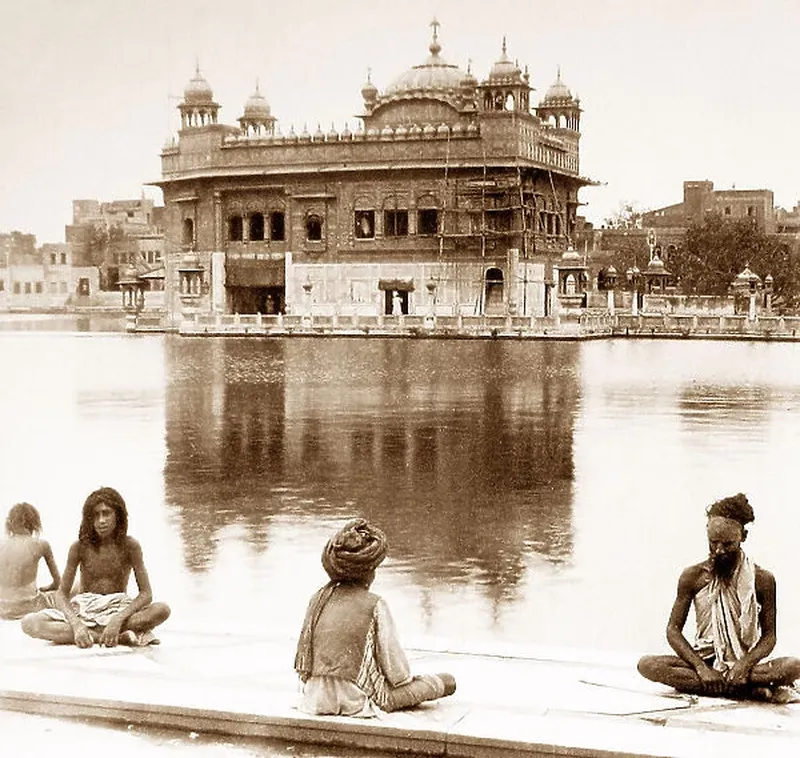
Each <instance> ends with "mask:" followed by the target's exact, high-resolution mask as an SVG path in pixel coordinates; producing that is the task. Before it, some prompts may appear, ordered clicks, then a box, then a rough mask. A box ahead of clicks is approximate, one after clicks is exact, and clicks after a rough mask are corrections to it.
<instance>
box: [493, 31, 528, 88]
mask: <svg viewBox="0 0 800 758" xmlns="http://www.w3.org/2000/svg"><path fill="white" fill-rule="evenodd" d="M521 73H522V72H521V71H520V70H519V66H517V64H516V63H514V61H512V60H511V59H510V58H509V57H508V53H507V52H506V38H505V37H503V49H502V52H501V54H500V57H499V58H498V59H497V60H496V61H495V62H494V65H493V66H492V68H491V71H489V81H495V80H497V79H517V78H518V77H519V76H520V74H521Z"/></svg>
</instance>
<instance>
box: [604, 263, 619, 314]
mask: <svg viewBox="0 0 800 758" xmlns="http://www.w3.org/2000/svg"><path fill="white" fill-rule="evenodd" d="M604 286H605V288H606V296H607V297H608V313H609V315H610V316H613V315H614V290H615V289H616V287H617V269H615V268H614V266H613V265H610V266H609V267H608V270H607V271H606V276H605V285H604Z"/></svg>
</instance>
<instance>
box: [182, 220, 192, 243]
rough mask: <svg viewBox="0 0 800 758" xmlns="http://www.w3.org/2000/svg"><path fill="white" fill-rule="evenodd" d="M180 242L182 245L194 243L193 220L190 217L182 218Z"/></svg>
mask: <svg viewBox="0 0 800 758" xmlns="http://www.w3.org/2000/svg"><path fill="white" fill-rule="evenodd" d="M181 243H182V244H184V245H193V244H194V221H192V219H190V218H185V219H183V231H182V233H181Z"/></svg>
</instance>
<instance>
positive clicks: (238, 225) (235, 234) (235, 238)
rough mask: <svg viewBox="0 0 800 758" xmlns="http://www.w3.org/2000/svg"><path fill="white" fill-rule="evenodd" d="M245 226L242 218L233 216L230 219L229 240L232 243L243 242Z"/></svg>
mask: <svg viewBox="0 0 800 758" xmlns="http://www.w3.org/2000/svg"><path fill="white" fill-rule="evenodd" d="M243 231H244V226H243V224H242V217H241V216H231V217H230V218H229V219H228V239H230V240H231V242H241V241H242V238H243Z"/></svg>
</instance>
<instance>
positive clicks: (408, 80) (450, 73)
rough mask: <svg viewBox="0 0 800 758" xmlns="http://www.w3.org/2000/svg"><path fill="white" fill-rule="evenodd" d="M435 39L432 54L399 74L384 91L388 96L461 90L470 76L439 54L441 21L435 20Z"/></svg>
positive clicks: (433, 23) (430, 47)
mask: <svg viewBox="0 0 800 758" xmlns="http://www.w3.org/2000/svg"><path fill="white" fill-rule="evenodd" d="M431 26H432V27H433V39H432V40H431V44H430V45H429V46H428V50H429V51H430V55H429V56H428V59H427V60H426V61H425V63H421V64H420V65H418V66H413V67H412V68H410V69H409V70H408V71H406V72H405V73H403V74H401V75H400V76H398V77H397V78H396V79H395V80H394V81H393V82H392V83H391V84H390V85H389V86H388V87H387V88H386V92H385V93H384V94H385V96H386V97H390V96H392V95H395V96H396V95H415V96H425V95H427V94H432V93H451V92H455V91H456V90H459V89H460V88H461V86H462V82H463V80H464V78H465V77H467V76H469V75H468V74H467V72H466V71H462V70H461V69H460V68H459V67H458V66H453V65H451V64H449V63H447V62H446V61H445V60H444V59H443V58H441V57H440V56H439V53H440V52H441V50H442V46H441V45H440V44H439V36H438V27H439V23H438V22H437V21H436V20H434V21H433V22H432V23H431Z"/></svg>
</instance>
